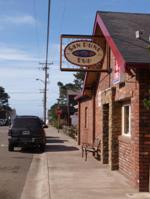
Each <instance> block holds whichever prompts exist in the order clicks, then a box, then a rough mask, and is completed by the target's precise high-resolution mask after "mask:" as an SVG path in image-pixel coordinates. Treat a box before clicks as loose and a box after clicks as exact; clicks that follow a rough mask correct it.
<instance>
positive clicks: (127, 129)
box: [122, 104, 131, 136]
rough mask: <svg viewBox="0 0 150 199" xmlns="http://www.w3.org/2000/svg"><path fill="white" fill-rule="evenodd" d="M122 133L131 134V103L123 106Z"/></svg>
mask: <svg viewBox="0 0 150 199" xmlns="http://www.w3.org/2000/svg"><path fill="white" fill-rule="evenodd" d="M122 134H123V135H125V136H130V135H131V106H130V104H126V105H123V107H122Z"/></svg>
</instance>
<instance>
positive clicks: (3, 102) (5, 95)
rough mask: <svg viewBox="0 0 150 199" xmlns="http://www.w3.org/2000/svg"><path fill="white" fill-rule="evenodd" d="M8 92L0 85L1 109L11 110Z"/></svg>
mask: <svg viewBox="0 0 150 199" xmlns="http://www.w3.org/2000/svg"><path fill="white" fill-rule="evenodd" d="M9 98H10V97H9V95H8V93H6V92H5V89H4V88H3V87H0V109H1V110H11V108H10V106H9V103H8V99H9Z"/></svg>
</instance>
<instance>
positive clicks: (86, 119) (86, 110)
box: [84, 107, 88, 128]
mask: <svg viewBox="0 0 150 199" xmlns="http://www.w3.org/2000/svg"><path fill="white" fill-rule="evenodd" d="M87 126H88V108H87V107H85V124H84V127H85V128H87Z"/></svg>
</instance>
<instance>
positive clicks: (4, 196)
mask: <svg viewBox="0 0 150 199" xmlns="http://www.w3.org/2000/svg"><path fill="white" fill-rule="evenodd" d="M7 132H8V127H0V199H20V196H21V193H22V190H23V187H24V184H25V180H26V176H27V173H28V170H29V168H30V164H31V161H32V158H33V153H32V152H31V151H22V150H20V149H17V150H15V152H9V151H8V136H7V134H8V133H7Z"/></svg>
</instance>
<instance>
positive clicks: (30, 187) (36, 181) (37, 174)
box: [20, 153, 50, 199]
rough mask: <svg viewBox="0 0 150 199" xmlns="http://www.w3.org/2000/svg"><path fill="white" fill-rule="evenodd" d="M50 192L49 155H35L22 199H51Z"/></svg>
mask: <svg viewBox="0 0 150 199" xmlns="http://www.w3.org/2000/svg"><path fill="white" fill-rule="evenodd" d="M49 194H50V193H49V182H48V162H47V155H46V153H43V154H37V155H34V156H33V160H32V163H31V166H30V169H29V172H28V174H27V179H26V182H25V186H24V189H23V192H22V195H21V198H20V199H49V198H50V196H49Z"/></svg>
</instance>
